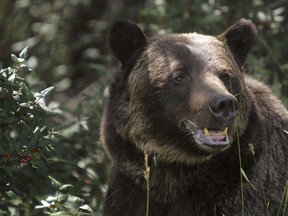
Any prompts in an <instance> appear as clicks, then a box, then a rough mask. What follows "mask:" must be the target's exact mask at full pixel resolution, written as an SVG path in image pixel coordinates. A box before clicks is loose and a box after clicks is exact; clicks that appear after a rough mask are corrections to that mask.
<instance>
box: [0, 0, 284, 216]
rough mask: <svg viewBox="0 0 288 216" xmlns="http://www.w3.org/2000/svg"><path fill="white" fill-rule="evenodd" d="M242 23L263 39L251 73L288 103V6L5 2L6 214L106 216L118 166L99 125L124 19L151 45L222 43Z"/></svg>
mask: <svg viewBox="0 0 288 216" xmlns="http://www.w3.org/2000/svg"><path fill="white" fill-rule="evenodd" d="M242 17H245V18H249V19H252V20H253V22H254V23H255V24H256V25H257V28H258V30H259V33H258V36H257V40H256V42H255V46H254V47H253V50H252V53H251V54H250V55H249V57H248V60H247V62H246V65H245V68H246V71H247V73H249V74H253V76H256V77H257V78H259V79H261V80H263V81H264V82H266V83H268V84H269V85H271V86H272V87H273V89H274V90H275V92H276V93H277V94H278V96H279V97H280V98H281V99H282V100H283V101H286V102H287V101H288V100H287V96H288V63H287V59H286V56H287V54H288V53H287V45H288V44H287V43H288V41H287V31H288V30H287V29H288V11H287V3H286V2H285V1H276V2H275V1H274V2H273V3H272V2H271V1H268V0H252V1H248V0H245V1H236V2H235V1H233V2H230V1H213V0H212V1H211V0H209V1H208V0H207V1H200V0H194V1H188V0H177V1H173V0H157V1H152V0H138V1H135V0H110V1H107V0H97V1H93V0H82V1H78V0H76V1H70V0H51V1H44V0H43V1H29V0H17V1H11V0H1V2H0V26H1V30H2V31H1V35H0V49H1V52H0V63H1V65H0V68H1V69H2V70H1V72H0V215H7V216H8V215H9V216H10V215H21V216H22V215H23V216H28V215H29V216H30V215H101V213H100V212H101V203H102V201H103V197H104V193H105V190H106V183H107V170H108V167H109V160H108V159H107V156H106V155H105V153H104V150H103V149H102V147H101V144H100V139H99V124H100V120H101V115H102V110H103V106H104V104H105V100H106V96H107V93H106V92H107V90H106V87H107V85H108V83H109V82H110V80H111V78H112V76H113V75H114V74H115V73H116V71H117V67H118V62H117V61H116V60H115V58H114V57H112V55H111V53H110V51H109V47H108V44H107V32H108V29H109V27H110V26H111V24H112V23H113V22H114V21H115V20H118V19H130V20H133V21H135V22H138V23H139V24H140V25H141V26H142V28H143V29H144V30H145V32H146V33H147V35H149V36H152V35H155V34H165V33H170V32H193V31H197V32H200V33H205V34H207V33H209V34H215V35H217V34H219V33H221V32H222V31H223V30H224V29H226V28H227V27H228V26H229V25H230V24H232V23H233V22H234V21H236V20H238V19H240V18H242ZM27 46H28V48H26V49H24V48H25V47H27ZM23 49H24V50H23ZM22 50H23V51H22ZM11 53H15V54H17V56H18V57H17V56H16V55H12V56H11ZM18 53H20V54H19V55H18ZM286 104H287V103H286ZM147 177H149V175H148V176H147ZM148 182H149V181H148ZM147 193H149V190H147ZM287 195H288V189H287V187H286V189H285V191H284V192H283V198H282V200H283V203H285V207H286V204H287V197H288V196H287ZM147 203H148V202H147ZM148 204H149V203H148ZM147 208H149V206H148V207H147ZM147 212H148V211H147Z"/></svg>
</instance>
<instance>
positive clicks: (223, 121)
mask: <svg viewBox="0 0 288 216" xmlns="http://www.w3.org/2000/svg"><path fill="white" fill-rule="evenodd" d="M209 111H210V114H211V116H212V118H213V119H214V120H215V121H217V123H219V125H223V126H230V125H231V124H233V122H234V120H235V118H236V116H237V113H238V102H237V99H236V98H235V97H234V96H233V95H219V96H216V97H213V98H212V99H211V101H210V103H209Z"/></svg>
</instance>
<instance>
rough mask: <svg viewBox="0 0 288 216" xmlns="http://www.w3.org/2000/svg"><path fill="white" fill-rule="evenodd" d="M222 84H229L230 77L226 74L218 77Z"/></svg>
mask: <svg viewBox="0 0 288 216" xmlns="http://www.w3.org/2000/svg"><path fill="white" fill-rule="evenodd" d="M219 78H220V79H221V80H222V82H224V83H225V84H231V77H230V75H229V74H228V73H225V74H222V75H221V76H220V77H219Z"/></svg>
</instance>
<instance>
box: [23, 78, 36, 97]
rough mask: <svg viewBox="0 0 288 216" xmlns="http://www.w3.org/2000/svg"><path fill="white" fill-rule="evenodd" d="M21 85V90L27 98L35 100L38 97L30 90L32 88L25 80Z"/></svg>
mask: <svg viewBox="0 0 288 216" xmlns="http://www.w3.org/2000/svg"><path fill="white" fill-rule="evenodd" d="M20 86H21V91H22V93H23V95H24V96H25V98H26V99H27V100H28V101H34V100H35V99H36V98H35V97H34V95H33V94H32V92H31V91H30V89H28V87H27V86H26V84H25V83H24V82H21V83H20Z"/></svg>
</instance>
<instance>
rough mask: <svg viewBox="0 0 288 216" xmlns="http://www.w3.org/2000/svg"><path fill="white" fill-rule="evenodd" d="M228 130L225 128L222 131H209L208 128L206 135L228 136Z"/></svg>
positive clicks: (205, 129) (205, 130) (205, 131)
mask: <svg viewBox="0 0 288 216" xmlns="http://www.w3.org/2000/svg"><path fill="white" fill-rule="evenodd" d="M227 131H228V128H227V127H225V128H223V129H222V130H220V131H216V130H211V129H210V130H209V129H208V128H204V135H205V136H226V135H227Z"/></svg>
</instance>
